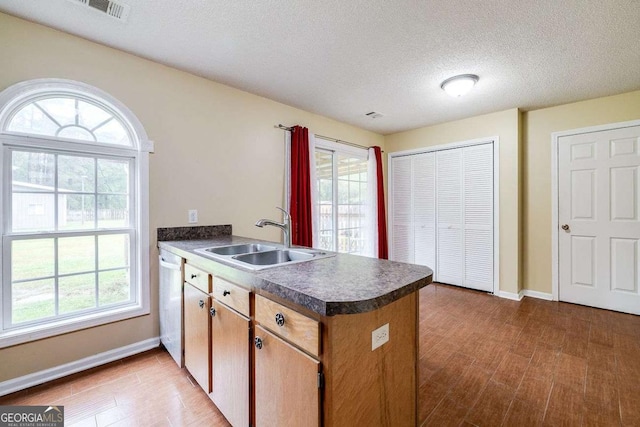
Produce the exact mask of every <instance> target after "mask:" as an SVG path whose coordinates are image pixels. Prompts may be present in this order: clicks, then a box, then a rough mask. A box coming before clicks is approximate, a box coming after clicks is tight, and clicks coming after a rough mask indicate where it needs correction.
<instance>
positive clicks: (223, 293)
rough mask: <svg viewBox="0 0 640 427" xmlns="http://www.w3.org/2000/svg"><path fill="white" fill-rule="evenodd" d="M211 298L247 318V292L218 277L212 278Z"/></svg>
mask: <svg viewBox="0 0 640 427" xmlns="http://www.w3.org/2000/svg"><path fill="white" fill-rule="evenodd" d="M213 296H214V298H215V299H217V300H218V301H220V302H221V303H223V304H226V305H227V306H229V307H231V308H233V309H234V310H236V311H237V312H238V313H240V314H244V315H245V316H247V317H249V291H248V290H246V289H244V288H242V287H240V286H238V285H234V284H233V283H231V282H227V281H226V280H224V279H221V278H219V277H214V278H213Z"/></svg>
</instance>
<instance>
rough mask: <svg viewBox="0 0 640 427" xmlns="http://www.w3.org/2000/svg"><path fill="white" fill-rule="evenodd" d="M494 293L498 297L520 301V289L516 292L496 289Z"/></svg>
mask: <svg viewBox="0 0 640 427" xmlns="http://www.w3.org/2000/svg"><path fill="white" fill-rule="evenodd" d="M496 295H497V296H499V297H500V298H506V299H511V300H514V301H520V300H521V299H522V296H523V295H522V291H520V292H518V293H517V294H516V293H513V292H507V291H498V293H497V294H496Z"/></svg>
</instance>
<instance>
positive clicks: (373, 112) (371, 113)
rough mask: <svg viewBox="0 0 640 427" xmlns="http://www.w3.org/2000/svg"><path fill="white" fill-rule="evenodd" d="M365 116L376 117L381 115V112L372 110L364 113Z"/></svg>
mask: <svg viewBox="0 0 640 427" xmlns="http://www.w3.org/2000/svg"><path fill="white" fill-rule="evenodd" d="M365 116H367V117H369V118H370V119H377V118H379V117H382V113H377V112H375V111H372V112H370V113H367V114H365Z"/></svg>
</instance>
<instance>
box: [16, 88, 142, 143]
mask: <svg viewBox="0 0 640 427" xmlns="http://www.w3.org/2000/svg"><path fill="white" fill-rule="evenodd" d="M6 130H7V131H9V132H17V133H23V134H32V135H42V136H48V137H53V138H65V139H78V140H82V141H92V142H103V143H107V144H116V145H125V146H132V145H133V144H132V137H131V135H130V134H129V132H128V131H127V128H126V126H125V125H124V123H123V122H122V120H121V119H120V118H119V117H117V116H116V115H115V113H114V112H111V111H109V110H108V109H107V108H105V106H102V105H99V104H98V103H96V102H95V101H91V100H87V99H79V97H78V96H68V95H67V96H60V95H49V96H46V97H43V98H40V99H34V100H30V101H29V102H28V103H27V104H26V105H24V106H21V107H20V109H18V110H17V111H16V112H15V113H14V114H13V116H12V117H11V118H10V119H9V122H8V124H7V127H6Z"/></svg>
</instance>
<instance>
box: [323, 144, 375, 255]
mask: <svg viewBox="0 0 640 427" xmlns="http://www.w3.org/2000/svg"><path fill="white" fill-rule="evenodd" d="M315 149H316V150H320V151H325V152H331V153H332V161H333V171H334V173H335V171H337V167H338V157H337V156H335V154H338V155H345V156H350V157H355V158H359V159H362V160H368V159H369V150H367V149H365V148H357V147H351V146H349V145H345V144H339V143H336V142H333V141H329V140H326V139H322V138H318V137H317V136H316V139H315ZM313 158H314V159H315V152H314V153H313ZM313 165H314V167H315V161H314V162H313ZM334 178H335V177H332V181H333V182H332V185H333V189H332V196H333V201H332V203H333V208H334V211H335V215H334V216H333V232H334V236H333V245H334V249H332V250H335V251H337V249H338V179H334ZM367 178H368V181H367V186H369V185H371V184H372V183H371V182H370V181H371V177H367ZM316 184H317V183H315V182H314V183H313V184H312V185H316ZM316 202H317V201H316ZM319 237H320V236H318V238H319ZM367 237H368V238H370V236H367ZM365 247H366V245H365Z"/></svg>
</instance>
